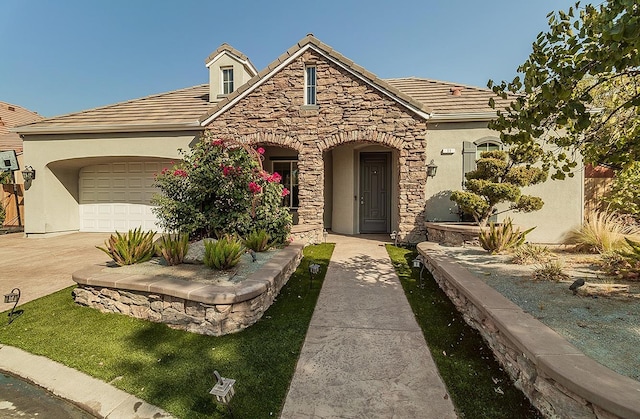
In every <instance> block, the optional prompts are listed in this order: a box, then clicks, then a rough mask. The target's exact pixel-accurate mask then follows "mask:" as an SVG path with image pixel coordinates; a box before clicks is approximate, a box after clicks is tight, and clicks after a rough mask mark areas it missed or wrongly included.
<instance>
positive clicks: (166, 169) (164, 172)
mask: <svg viewBox="0 0 640 419" xmlns="http://www.w3.org/2000/svg"><path fill="white" fill-rule="evenodd" d="M168 171H169V168H167V167H165V168H164V169H162V172H160V174H161V175H166V174H167V172H168Z"/></svg>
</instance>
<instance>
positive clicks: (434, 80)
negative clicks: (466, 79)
mask: <svg viewBox="0 0 640 419" xmlns="http://www.w3.org/2000/svg"><path fill="white" fill-rule="evenodd" d="M385 80H419V81H427V82H430V83H442V84H446V85H450V86H455V87H463V88H466V89H476V90H483V91H489V92H492V91H493V90H491V89H489V88H488V87H479V86H472V85H470V84H464V83H455V82H452V81H446V80H437V79H430V78H426V77H416V76H409V77H392V78H388V79H385Z"/></svg>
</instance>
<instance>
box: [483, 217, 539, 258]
mask: <svg viewBox="0 0 640 419" xmlns="http://www.w3.org/2000/svg"><path fill="white" fill-rule="evenodd" d="M534 228H535V227H532V228H530V229H528V230H525V231H520V228H514V227H513V223H512V221H511V218H507V219H506V220H504V222H503V223H502V224H496V223H491V224H489V228H483V229H480V236H479V240H480V245H481V246H482V248H483V249H484V250H487V251H489V252H491V254H496V253H502V252H504V251H506V250H510V249H515V248H518V247H520V246H522V245H523V244H524V241H525V239H526V236H527V234H529V233H530V232H531V231H532V230H533V229H534Z"/></svg>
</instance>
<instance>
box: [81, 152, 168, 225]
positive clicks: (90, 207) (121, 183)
mask: <svg viewBox="0 0 640 419" xmlns="http://www.w3.org/2000/svg"><path fill="white" fill-rule="evenodd" d="M163 167H166V164H162V163H157V162H126V163H110V164H100V165H95V166H87V167H84V168H82V169H80V179H79V181H80V185H79V188H80V231H95V232H113V231H119V232H126V231H128V230H130V229H134V228H137V227H142V229H143V230H158V227H157V226H156V217H155V215H153V213H152V212H151V208H152V206H151V204H150V202H151V197H152V196H153V194H154V193H156V192H157V189H156V188H154V187H153V182H154V178H153V175H154V173H158V172H160V171H161V170H162V168H163Z"/></svg>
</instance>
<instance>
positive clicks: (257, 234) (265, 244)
mask: <svg viewBox="0 0 640 419" xmlns="http://www.w3.org/2000/svg"><path fill="white" fill-rule="evenodd" d="M269 240H270V237H269V234H267V231H266V230H254V231H252V232H251V233H249V234H248V235H247V237H246V238H245V239H244V245H245V247H247V248H248V249H251V250H253V251H254V252H264V251H265V250H267V249H269V247H271V246H270V244H269Z"/></svg>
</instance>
